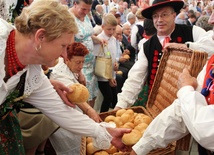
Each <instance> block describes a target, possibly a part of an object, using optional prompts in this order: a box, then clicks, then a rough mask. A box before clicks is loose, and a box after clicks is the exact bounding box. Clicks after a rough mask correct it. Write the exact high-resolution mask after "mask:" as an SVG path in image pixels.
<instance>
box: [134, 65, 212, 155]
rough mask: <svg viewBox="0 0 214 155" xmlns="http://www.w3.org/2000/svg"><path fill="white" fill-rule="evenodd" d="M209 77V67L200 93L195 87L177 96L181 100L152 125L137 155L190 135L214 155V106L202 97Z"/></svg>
mask: <svg viewBox="0 0 214 155" xmlns="http://www.w3.org/2000/svg"><path fill="white" fill-rule="evenodd" d="M205 73H206V66H205V67H204V68H203V70H202V71H201V72H200V74H199V75H198V78H197V81H198V88H197V91H195V90H194V88H193V87H192V86H185V87H183V88H181V89H180V90H179V91H178V93H177V96H178V99H176V100H175V101H174V102H173V103H172V105H170V106H169V107H168V108H166V109H165V110H163V111H162V113H160V114H159V115H158V116H157V117H156V118H155V119H154V120H153V121H152V123H151V124H150V125H149V127H148V128H147V129H146V131H145V132H144V135H143V137H142V138H141V139H140V140H139V141H138V143H136V145H135V146H133V149H134V151H135V152H136V153H137V154H139V155H142V154H147V153H148V152H149V151H151V150H153V149H155V148H160V147H166V146H167V144H169V143H171V142H173V141H175V140H178V139H180V138H181V137H183V136H185V135H186V134H187V133H189V132H190V133H191V135H192V136H193V137H194V139H195V140H196V141H197V142H198V143H200V145H202V146H203V147H205V148H206V149H208V150H211V151H214V146H213V143H214V139H213V137H214V132H213V128H214V105H207V102H206V100H205V98H204V96H203V95H202V94H201V93H200V90H201V88H202V85H203V81H204V76H205ZM187 128H188V129H187Z"/></svg>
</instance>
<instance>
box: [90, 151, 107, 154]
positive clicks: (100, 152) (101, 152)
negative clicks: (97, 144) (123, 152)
mask: <svg viewBox="0 0 214 155" xmlns="http://www.w3.org/2000/svg"><path fill="white" fill-rule="evenodd" d="M94 155H109V154H108V152H106V151H98V152H95V153H94Z"/></svg>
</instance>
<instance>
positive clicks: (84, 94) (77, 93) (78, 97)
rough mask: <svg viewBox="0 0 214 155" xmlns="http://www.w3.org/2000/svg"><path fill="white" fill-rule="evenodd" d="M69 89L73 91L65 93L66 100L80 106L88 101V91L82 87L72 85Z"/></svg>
mask: <svg viewBox="0 0 214 155" xmlns="http://www.w3.org/2000/svg"><path fill="white" fill-rule="evenodd" d="M69 88H71V89H72V90H73V91H72V92H71V93H67V98H68V100H69V101H70V102H72V103H76V104H80V103H84V102H86V101H87V100H88V97H89V91H88V89H87V88H86V87H85V86H84V85H82V84H80V83H74V84H72V85H71V86H69Z"/></svg>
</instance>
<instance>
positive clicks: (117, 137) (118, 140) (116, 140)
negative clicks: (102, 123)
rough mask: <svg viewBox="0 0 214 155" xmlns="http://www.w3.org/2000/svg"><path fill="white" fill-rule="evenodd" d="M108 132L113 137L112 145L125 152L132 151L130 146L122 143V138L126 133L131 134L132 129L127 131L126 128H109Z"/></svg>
mask: <svg viewBox="0 0 214 155" xmlns="http://www.w3.org/2000/svg"><path fill="white" fill-rule="evenodd" d="M107 130H108V132H109V133H110V134H111V136H112V137H113V139H112V141H111V143H112V145H114V146H115V147H116V148H118V150H120V151H123V152H129V151H131V147H130V146H126V145H125V144H123V142H122V137H123V135H124V133H130V132H131V129H125V128H107Z"/></svg>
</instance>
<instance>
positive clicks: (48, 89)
mask: <svg viewBox="0 0 214 155" xmlns="http://www.w3.org/2000/svg"><path fill="white" fill-rule="evenodd" d="M42 81H43V83H42V85H41V87H40V88H39V89H37V90H34V91H33V92H32V93H31V95H30V96H29V97H28V98H26V99H24V100H25V102H28V103H31V104H32V105H33V106H35V107H36V108H38V109H39V110H40V111H41V112H42V113H43V114H45V115H46V116H47V117H49V118H50V119H51V120H53V121H54V122H55V123H56V124H58V125H59V126H60V127H62V128H64V129H66V130H68V131H71V132H72V133H74V134H78V135H82V136H91V137H94V138H95V142H96V144H95V145H96V146H97V147H98V148H103V147H104V148H106V146H107V147H108V146H109V145H110V141H111V138H112V137H111V135H109V133H108V132H107V131H106V129H105V128H104V127H102V126H101V125H100V124H99V123H96V122H94V120H92V119H90V118H89V117H88V116H87V115H84V114H82V113H81V112H79V111H77V110H75V109H73V108H71V107H69V106H67V105H66V104H64V103H63V101H62V100H61V98H60V97H59V96H58V94H57V92H56V91H55V90H54V89H53V86H52V85H51V83H50V81H49V80H48V79H47V78H44V79H43V80H42ZM102 145H103V146H102Z"/></svg>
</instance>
